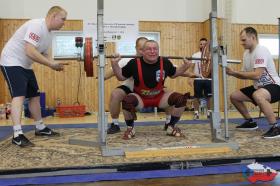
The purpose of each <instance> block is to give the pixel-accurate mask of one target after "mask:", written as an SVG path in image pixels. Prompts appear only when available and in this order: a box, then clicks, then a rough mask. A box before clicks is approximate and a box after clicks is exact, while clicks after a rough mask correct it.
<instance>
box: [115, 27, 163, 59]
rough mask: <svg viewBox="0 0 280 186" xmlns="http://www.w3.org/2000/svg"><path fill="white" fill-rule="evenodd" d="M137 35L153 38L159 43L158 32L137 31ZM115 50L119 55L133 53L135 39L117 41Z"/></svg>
mask: <svg viewBox="0 0 280 186" xmlns="http://www.w3.org/2000/svg"><path fill="white" fill-rule="evenodd" d="M138 35H139V37H146V38H148V39H151V40H155V41H157V42H158V44H160V33H159V32H139V34H138ZM117 52H118V53H119V54H121V55H135V53H136V51H135V41H131V42H118V43H117Z"/></svg>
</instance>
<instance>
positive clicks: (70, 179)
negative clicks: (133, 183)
mask: <svg viewBox="0 0 280 186" xmlns="http://www.w3.org/2000/svg"><path fill="white" fill-rule="evenodd" d="M261 164H263V165H266V166H269V167H271V168H272V169H274V170H279V169H280V162H266V163H261ZM245 168H246V165H222V166H211V167H200V168H191V169H185V170H154V171H137V172H135V171H131V172H115V173H95V174H84V175H67V176H44V177H30V178H4V179H0V185H1V186H10V185H26V184H36V185H37V184H38V185H39V184H61V183H64V184H65V183H85V182H97V181H113V180H114V181H120V180H140V179H149V178H174V177H187V176H202V175H215V174H232V173H242V171H243V170H245ZM241 183H242V184H248V183H249V182H241ZM235 184H236V183H235ZM215 185H216V186H218V185H223V184H215ZM225 185H228V184H225ZM238 185H239V183H238ZM211 186H214V185H211Z"/></svg>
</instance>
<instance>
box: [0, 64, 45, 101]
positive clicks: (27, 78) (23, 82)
mask: <svg viewBox="0 0 280 186" xmlns="http://www.w3.org/2000/svg"><path fill="white" fill-rule="evenodd" d="M1 71H2V73H3V75H4V77H5V79H6V82H7V84H8V87H9V90H10V94H11V97H12V98H13V97H19V96H25V97H26V98H31V97H37V96H40V91H39V87H38V83H37V80H36V77H35V74H34V72H33V70H32V69H24V68H22V67H20V66H1Z"/></svg>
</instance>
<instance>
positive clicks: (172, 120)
mask: <svg viewBox="0 0 280 186" xmlns="http://www.w3.org/2000/svg"><path fill="white" fill-rule="evenodd" d="M179 120H180V117H176V116H171V119H170V122H169V123H168V125H171V126H173V127H174V125H175V124H176V123H177V122H178V121H179Z"/></svg>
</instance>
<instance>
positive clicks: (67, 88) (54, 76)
mask: <svg viewBox="0 0 280 186" xmlns="http://www.w3.org/2000/svg"><path fill="white" fill-rule="evenodd" d="M24 21H26V20H12V19H2V20H0V27H2V28H5V29H4V32H3V33H2V36H1V37H0V42H1V46H4V44H5V43H6V42H7V40H8V39H9V38H10V37H11V35H12V34H13V33H14V32H15V30H16V29H17V28H18V27H19V26H20V25H21V24H22V23H23V22H24ZM81 29H82V21H75V20H69V21H66V24H65V27H64V30H81ZM139 29H140V31H158V32H160V33H161V39H160V43H161V48H160V50H161V51H160V52H161V54H164V55H171V56H174V55H179V56H191V55H192V53H193V52H194V51H196V50H197V48H198V40H199V39H200V37H202V36H204V35H205V34H204V33H205V32H204V27H203V23H188V22H158V21H141V22H140V23H139ZM1 49H2V48H0V50H1ZM113 52H114V44H112V43H108V44H107V46H106V53H107V54H112V53H113ZM68 62H69V63H70V65H69V66H66V68H65V71H64V72H56V71H53V70H51V69H49V68H47V67H45V66H43V65H39V64H35V65H34V71H35V73H36V76H37V79H38V83H39V86H40V89H41V91H44V92H46V95H47V105H48V106H55V104H56V100H57V99H58V98H59V99H60V100H61V101H62V103H63V104H73V103H75V102H76V101H77V96H78V98H79V101H80V102H81V103H82V104H86V105H87V107H88V109H89V110H91V111H96V110H97V108H98V85H97V83H98V82H97V79H96V77H92V78H87V77H85V73H84V71H83V70H81V85H80V89H79V90H80V91H79V94H78V95H77V90H78V80H79V77H80V67H82V68H83V65H82V64H80V63H78V62H77V61H75V60H70V61H68ZM173 62H174V64H177V65H179V64H180V63H182V61H180V60H177V61H176V60H175V61H173ZM108 64H110V63H109V61H108ZM109 67H110V65H107V66H106V68H109ZM94 68H95V74H97V71H96V70H97V67H96V65H95V66H94ZM1 76H2V74H1ZM0 79H1V81H2V83H3V80H2V79H3V77H1V78H0ZM3 84H4V83H3ZM119 84H120V83H119V82H118V81H117V80H116V78H112V79H110V80H108V81H106V83H105V90H106V91H105V107H106V110H108V102H109V96H110V93H111V91H112V89H114V88H115V87H116V86H118V85H119ZM166 86H167V87H168V88H169V89H171V90H176V91H178V92H182V93H183V92H186V91H187V90H191V91H192V88H190V87H189V85H188V84H187V80H186V78H177V79H175V80H172V79H168V80H167V82H166ZM1 89H2V90H1ZM0 90H1V91H2V92H4V93H3V94H1V95H4V101H5V102H6V101H9V100H10V97H9V93H8V89H7V86H6V85H5V86H1V88H0ZM1 97H2V96H1Z"/></svg>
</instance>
